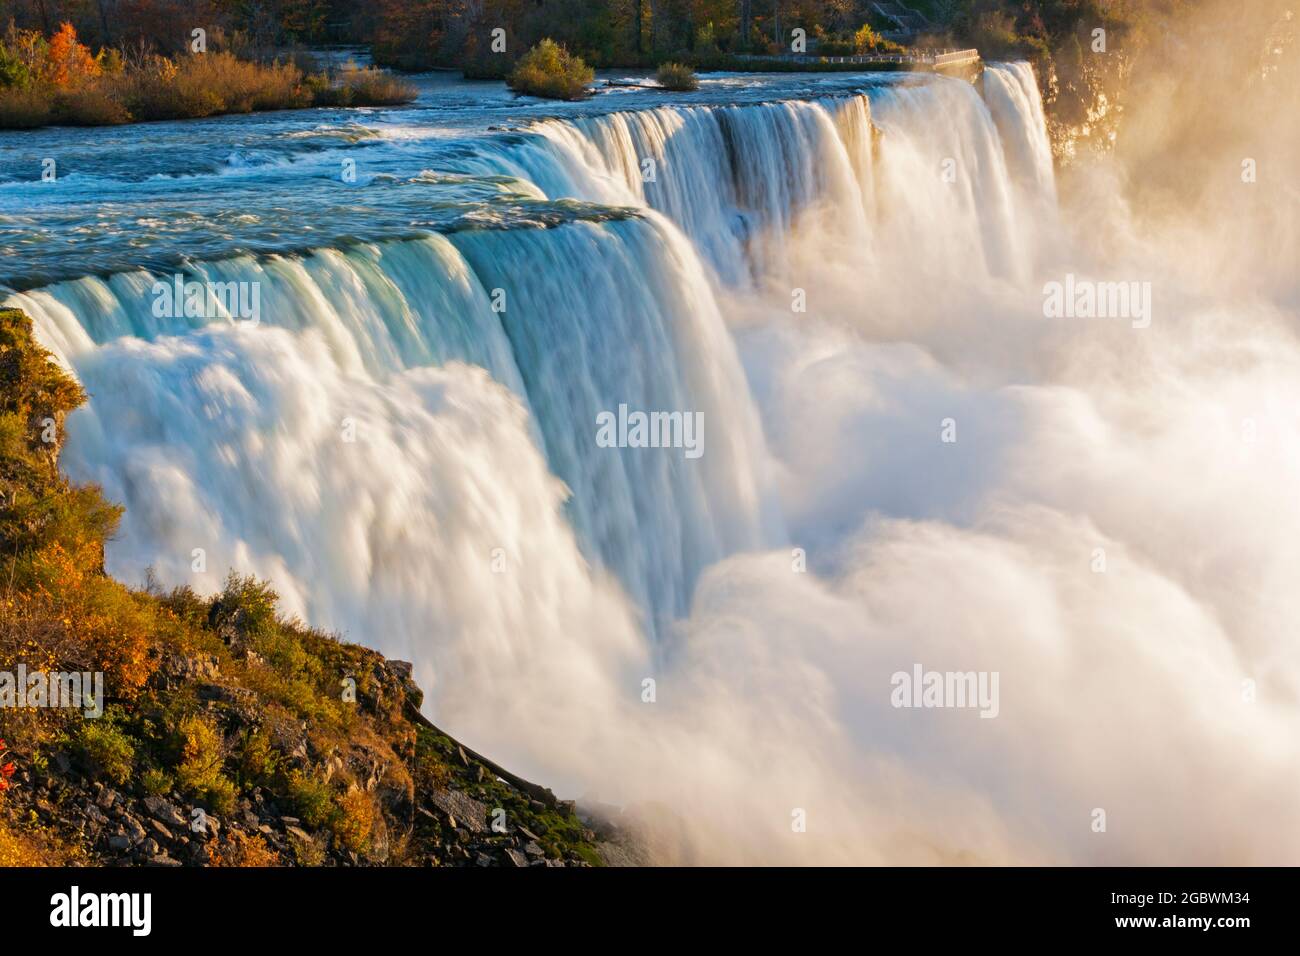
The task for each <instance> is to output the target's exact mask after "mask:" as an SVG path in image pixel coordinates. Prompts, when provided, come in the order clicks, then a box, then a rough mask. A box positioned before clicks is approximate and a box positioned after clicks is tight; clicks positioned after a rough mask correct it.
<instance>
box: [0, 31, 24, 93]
mask: <svg viewBox="0 0 1300 956" xmlns="http://www.w3.org/2000/svg"><path fill="white" fill-rule="evenodd" d="M31 82H32V71H31V70H30V69H28V67H27V64H26V63H24V62H23V61H22V60H21V59H19V58H18V56H17V55H16V54H15V53H13V52H12V51H11V50H10V49H9V47H7V46H5V45H4V43H3V42H0V89H13V88H15V87H16V88H18V89H24V88H25V87H27V86H28V85H29V84H30V83H31Z"/></svg>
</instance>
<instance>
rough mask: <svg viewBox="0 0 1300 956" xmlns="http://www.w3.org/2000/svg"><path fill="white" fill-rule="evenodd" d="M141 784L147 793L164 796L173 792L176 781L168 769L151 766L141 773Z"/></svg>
mask: <svg viewBox="0 0 1300 956" xmlns="http://www.w3.org/2000/svg"><path fill="white" fill-rule="evenodd" d="M140 786H141V787H142V788H143V789H144V792H145V793H149V794H153V795H154V796H162V795H164V794H168V793H171V790H172V787H174V786H176V781H175V780H174V779H173V778H172V775H171V774H169V773H167V771H165V770H159V769H158V768H157V767H150V768H149V769H148V770H146V771H145V772H144V773H143V774H141V775H140Z"/></svg>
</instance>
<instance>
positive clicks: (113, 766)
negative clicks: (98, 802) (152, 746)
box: [76, 719, 135, 787]
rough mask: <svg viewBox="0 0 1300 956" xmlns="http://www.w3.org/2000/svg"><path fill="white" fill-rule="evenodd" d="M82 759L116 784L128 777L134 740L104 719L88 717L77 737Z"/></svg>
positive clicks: (131, 763)
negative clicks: (89, 718)
mask: <svg viewBox="0 0 1300 956" xmlns="http://www.w3.org/2000/svg"><path fill="white" fill-rule="evenodd" d="M76 748H77V751H78V753H79V754H80V756H81V758H82V759H83V760H84V761H85V762H86V763H88V764H89V765H90V766H91V767H92V768H93V769H94V770H96V771H98V772H99V773H102V774H103V775H104V776H106V777H108V779H110V780H112V781H113V782H114V783H115V784H117V785H118V786H119V787H120V786H122V785H123V784H125V783H126V782H127V781H128V780H130V779H131V770H132V768H133V767H134V765H135V743H134V742H133V741H132V739H131V738H130V737H128V736H127V735H126V734H125V733H123V732H122V731H121V730H120V729H119V728H118V727H116V726H114V725H113V724H112V723H111V722H110V721H109V720H107V719H99V720H87V721H85V722H84V723H82V725H81V728H80V730H79V731H78V733H77V737H76Z"/></svg>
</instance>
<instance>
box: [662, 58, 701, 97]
mask: <svg viewBox="0 0 1300 956" xmlns="http://www.w3.org/2000/svg"><path fill="white" fill-rule="evenodd" d="M655 79H656V80H658V81H659V85H660V86H662V87H663V88H664V89H666V90H676V91H678V92H689V91H690V90H698V89H699V88H700V81H699V80H698V79H697V78H696V76H695V71H694V70H692V69H691V68H690V67H689V66H686V65H685V64H684V63H661V64H660V65H659V71H658V72H657V73H655Z"/></svg>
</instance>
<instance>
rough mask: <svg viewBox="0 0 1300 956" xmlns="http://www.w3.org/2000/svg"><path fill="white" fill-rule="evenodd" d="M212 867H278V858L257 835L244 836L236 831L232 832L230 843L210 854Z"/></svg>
mask: <svg viewBox="0 0 1300 956" xmlns="http://www.w3.org/2000/svg"><path fill="white" fill-rule="evenodd" d="M212 865H213V866H239V867H258V866H279V865H280V858H279V857H278V856H276V855H275V852H274V851H272V850H271V849H270V847H268V846H267V845H266V841H265V840H263V839H262V837H261V836H260V835H258V834H256V833H255V834H253V835H252V836H245V835H244V834H242V833H240V832H239V831H238V830H235V831H232V832H231V834H230V841H229V843H227V844H226V845H225V846H223V847H221V848H219V849H216V850H214V851H213V853H212Z"/></svg>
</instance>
